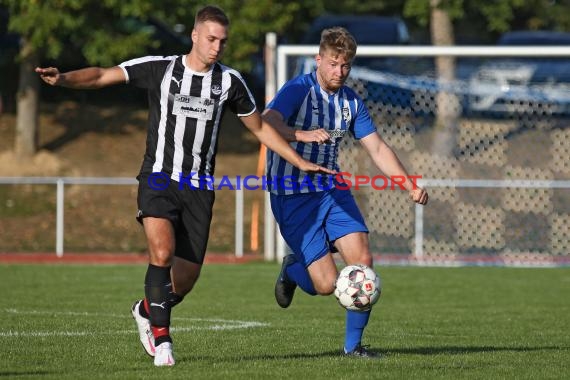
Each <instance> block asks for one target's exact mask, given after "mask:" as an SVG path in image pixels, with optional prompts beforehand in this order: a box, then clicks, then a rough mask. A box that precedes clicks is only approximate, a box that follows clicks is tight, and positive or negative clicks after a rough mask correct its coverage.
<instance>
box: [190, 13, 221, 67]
mask: <svg viewBox="0 0 570 380" xmlns="http://www.w3.org/2000/svg"><path fill="white" fill-rule="evenodd" d="M227 41H228V28H227V27H225V26H223V25H221V24H218V23H217V22H213V21H205V22H201V23H199V24H197V25H196V27H195V28H194V30H192V43H193V45H192V50H193V51H195V52H196V56H197V57H198V59H199V60H200V62H202V63H203V64H204V65H206V66H211V65H213V64H214V63H215V62H216V61H218V60H219V59H220V58H221V57H222V55H223V53H224V48H225V47H226V43H227Z"/></svg>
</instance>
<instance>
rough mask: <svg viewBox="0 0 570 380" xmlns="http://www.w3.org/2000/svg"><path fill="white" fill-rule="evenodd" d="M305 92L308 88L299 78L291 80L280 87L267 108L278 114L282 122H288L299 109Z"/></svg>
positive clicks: (305, 94)
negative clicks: (281, 117)
mask: <svg viewBox="0 0 570 380" xmlns="http://www.w3.org/2000/svg"><path fill="white" fill-rule="evenodd" d="M307 91H308V87H307V86H306V85H304V84H303V83H302V82H301V81H300V80H299V78H295V79H292V80H290V81H289V82H287V83H285V84H284V85H283V87H281V89H280V90H279V91H278V92H277V95H275V98H273V100H272V101H271V102H270V103H269V104H268V105H267V108H269V109H272V110H275V111H277V112H279V113H280V114H281V115H282V116H283V119H284V120H288V119H289V117H291V115H293V114H294V113H295V112H297V110H298V109H299V108H300V107H301V104H302V103H303V100H304V99H305V97H306V96H307Z"/></svg>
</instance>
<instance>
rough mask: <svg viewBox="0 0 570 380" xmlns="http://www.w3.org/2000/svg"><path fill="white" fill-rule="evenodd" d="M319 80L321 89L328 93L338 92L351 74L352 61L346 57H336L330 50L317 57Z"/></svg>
mask: <svg viewBox="0 0 570 380" xmlns="http://www.w3.org/2000/svg"><path fill="white" fill-rule="evenodd" d="M316 61H317V79H318V81H319V84H320V86H321V88H323V89H324V90H325V91H328V92H335V91H337V90H338V89H339V88H340V87H342V85H344V82H346V79H347V78H348V75H349V74H350V68H351V65H352V60H348V59H347V58H346V57H345V56H344V55H336V54H333V53H331V52H330V51H328V50H325V51H324V53H323V54H319V55H317V57H316Z"/></svg>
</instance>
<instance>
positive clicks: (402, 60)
mask: <svg viewBox="0 0 570 380" xmlns="http://www.w3.org/2000/svg"><path fill="white" fill-rule="evenodd" d="M317 52H318V47H317V46H306V45H279V46H276V57H277V62H276V65H275V72H274V73H272V74H275V73H276V75H270V76H268V80H270V79H271V78H272V79H271V80H274V81H275V85H272V88H274V89H276V90H277V89H279V88H280V87H281V86H282V85H283V84H284V83H285V82H286V81H287V80H288V79H290V78H291V77H292V76H293V75H295V74H298V73H300V72H302V71H303V70H305V71H306V70H311V69H312V66H311V65H312V63H311V62H313V61H314V56H315V54H317ZM441 56H446V57H453V58H454V59H455V72H454V73H453V74H454V75H453V79H452V80H449V79H447V80H440V79H438V75H437V71H436V69H435V68H434V67H435V65H434V59H435V58H437V57H441ZM359 62H362V64H361V65H360V64H359ZM561 67H562V68H563V67H566V68H567V67H570V49H568V47H566V46H509V47H504V46H445V47H435V46H360V47H359V48H358V51H357V57H356V60H355V65H354V67H353V70H352V71H351V75H350V77H349V79H348V82H347V84H348V85H349V86H350V87H352V88H353V89H355V91H357V92H358V93H359V95H360V96H361V97H362V98H363V100H364V102H365V104H366V106H367V107H368V110H369V112H370V114H371V117H372V118H373V120H374V122H375V124H376V126H377V128H378V132H379V133H380V135H381V136H382V137H383V138H384V140H386V141H387V142H388V144H389V145H390V146H392V148H393V149H394V150H395V151H396V153H397V154H398V156H399V157H400V158H401V159H402V161H403V162H404V165H405V166H406V167H407V169H408V171H409V172H410V174H413V175H421V177H422V178H421V180H420V181H421V183H422V184H423V185H424V186H426V188H427V189H428V190H429V193H430V203H429V204H428V205H427V206H425V207H421V206H414V205H413V204H412V203H411V202H409V200H408V197H407V195H406V194H402V193H401V192H398V191H379V190H377V189H374V188H373V187H372V186H367V187H366V186H364V187H362V188H361V189H359V190H353V194H354V195H355V198H356V199H357V201H358V203H359V205H360V206H361V210H362V211H363V213H364V217H365V219H366V221H367V224H368V227H369V229H370V245H371V250H372V252H373V254H374V255H375V259H376V258H377V259H378V260H380V261H386V262H398V263H406V264H413V265H431V264H446V265H458V264H467V265H486V264H499V265H501V264H507V265H529V266H535V265H543V266H544V265H566V264H570V256H569V255H570V181H569V178H570V74H569V73H567V72H568V71H569V70H567V69H565V70H564V69H560V68H561ZM272 95H274V94H267V96H266V97H267V98H268V99H271V98H272ZM442 95H443V96H442ZM442 115H446V118H441V116H442ZM442 120H443V121H442ZM341 149H342V151H341V155H340V159H341V162H340V165H341V168H342V169H343V170H344V171H348V172H350V173H354V174H361V175H369V176H372V175H375V174H378V172H377V169H376V168H375V167H374V165H373V164H372V162H371V161H370V160H369V159H368V158H367V156H366V154H365V153H364V151H363V149H361V148H360V146H359V144H357V143H355V141H354V140H353V139H352V138H350V137H348V138H347V139H345V140H344V141H343V146H342V148H341ZM268 215H270V213H266V216H268ZM266 225H267V226H269V227H268V228H271V231H266V235H265V236H267V234H275V235H274V236H275V239H277V241H279V240H280V239H281V237H280V236H279V234H278V231H277V228H276V227H275V226H271V224H269V223H266ZM281 242H282V240H281ZM280 246H281V247H282V248H281V249H277V248H275V249H276V251H275V252H276V253H275V258H277V259H278V260H280V259H281V258H282V257H283V255H284V253H285V252H284V251H285V250H286V246H285V245H284V244H276V247H280ZM266 248H267V247H266ZM268 251H269V250H267V249H266V252H268ZM266 258H270V257H268V256H267V255H266Z"/></svg>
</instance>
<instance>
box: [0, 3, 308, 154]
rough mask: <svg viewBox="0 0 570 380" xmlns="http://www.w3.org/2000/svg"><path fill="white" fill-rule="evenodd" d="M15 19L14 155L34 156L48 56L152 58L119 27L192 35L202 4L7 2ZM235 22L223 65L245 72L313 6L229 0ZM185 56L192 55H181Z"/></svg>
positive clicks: (95, 60) (147, 43)
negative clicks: (129, 22) (68, 52)
mask: <svg viewBox="0 0 570 380" xmlns="http://www.w3.org/2000/svg"><path fill="white" fill-rule="evenodd" d="M1 2H2V4H3V5H5V6H6V7H7V8H8V10H9V13H10V22H9V25H8V28H9V30H10V31H13V32H16V33H18V34H19V35H20V36H21V49H20V53H19V56H18V60H19V64H20V78H19V86H18V90H17V96H16V103H17V105H16V107H17V121H16V141H15V145H14V148H15V149H14V150H15V152H16V154H17V155H18V156H19V157H20V158H27V157H30V156H31V155H33V154H34V153H35V152H36V150H37V140H38V138H37V131H38V117H37V115H38V112H39V111H38V109H39V104H38V102H39V96H38V94H39V86H40V82H39V80H38V78H37V75H36V74H35V73H34V71H33V69H34V67H36V66H38V65H39V64H40V62H42V61H43V59H44V58H50V59H53V60H55V61H57V60H58V59H59V58H60V57H61V56H62V53H63V52H64V51H65V49H67V48H68V46H76V47H79V48H78V49H79V50H80V53H81V55H82V56H84V58H85V61H86V64H88V65H100V66H112V65H115V64H117V63H119V62H121V61H123V60H125V59H128V58H133V57H136V56H140V55H144V54H146V51H147V49H148V48H149V47H153V46H154V47H156V43H157V42H156V41H154V40H153V36H152V33H151V32H150V31H149V30H146V29H144V28H141V29H138V30H128V28H127V29H125V28H123V29H121V28H120V27H118V25H120V22H119V21H120V20H124V19H128V18H134V19H139V20H144V19H146V18H147V17H148V15H152V16H153V17H154V18H156V19H159V20H162V21H165V22H166V23H168V24H170V25H174V24H175V23H183V24H185V25H187V28H186V33H190V30H191V27H192V26H193V23H194V13H195V12H196V10H197V9H198V8H200V7H202V6H203V4H202V2H198V1H195V0H104V1H101V0H43V1H38V0H1ZM219 5H220V6H221V7H222V8H223V9H224V10H225V11H226V12H227V13H228V16H229V17H230V20H231V27H230V33H231V39H232V42H231V43H230V45H229V49H228V51H227V52H226V56H225V58H224V63H227V64H229V65H232V66H234V67H235V68H237V69H240V70H248V69H249V68H251V60H250V55H251V54H252V53H254V52H256V51H258V50H259V48H260V46H261V43H262V41H263V36H264V34H265V33H266V32H269V31H276V32H283V31H285V30H287V29H288V28H289V27H290V26H291V25H292V24H293V23H295V21H296V20H298V19H299V17H302V16H303V15H306V14H310V13H311V12H310V11H308V10H309V9H311V8H313V6H312V5H310V4H309V5H303V4H298V3H296V2H288V1H282V0H266V1H252V0H246V1H238V0H222V1H220V2H219ZM180 53H185V52H180Z"/></svg>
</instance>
